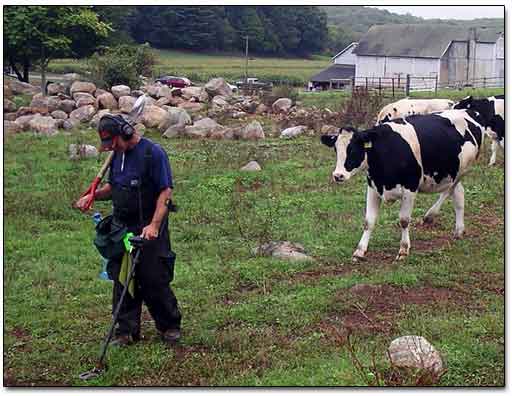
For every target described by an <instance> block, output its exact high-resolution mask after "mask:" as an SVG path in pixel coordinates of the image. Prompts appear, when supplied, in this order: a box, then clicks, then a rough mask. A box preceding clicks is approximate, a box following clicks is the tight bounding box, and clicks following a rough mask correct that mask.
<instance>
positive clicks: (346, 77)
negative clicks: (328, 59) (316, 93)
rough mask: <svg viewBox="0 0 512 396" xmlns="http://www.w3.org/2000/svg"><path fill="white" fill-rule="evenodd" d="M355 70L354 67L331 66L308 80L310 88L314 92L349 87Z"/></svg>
mask: <svg viewBox="0 0 512 396" xmlns="http://www.w3.org/2000/svg"><path fill="white" fill-rule="evenodd" d="M355 68H356V67H355V66H354V65H338V64H334V65H331V66H329V67H328V68H327V69H324V70H322V71H321V72H320V73H318V74H315V75H314V76H313V77H311V78H310V87H311V88H314V89H315V90H325V89H331V88H335V89H342V88H344V87H346V86H350V85H351V84H352V78H353V77H354V76H355Z"/></svg>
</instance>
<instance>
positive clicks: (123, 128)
mask: <svg viewBox="0 0 512 396" xmlns="http://www.w3.org/2000/svg"><path fill="white" fill-rule="evenodd" d="M101 118H102V119H103V118H106V119H108V120H110V121H112V122H113V123H114V125H115V126H116V128H118V129H119V136H121V139H123V140H124V141H127V140H130V139H131V138H132V136H133V134H134V133H135V128H134V127H133V126H132V125H131V124H130V123H129V122H128V121H126V120H125V119H124V118H123V117H122V116H120V115H115V116H114V115H111V114H105V115H104V116H103V117H101Z"/></svg>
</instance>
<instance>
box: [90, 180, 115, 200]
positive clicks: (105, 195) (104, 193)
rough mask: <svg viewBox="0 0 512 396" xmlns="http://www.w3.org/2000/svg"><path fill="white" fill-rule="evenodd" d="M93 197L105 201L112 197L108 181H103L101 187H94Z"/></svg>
mask: <svg viewBox="0 0 512 396" xmlns="http://www.w3.org/2000/svg"><path fill="white" fill-rule="evenodd" d="M94 198H95V199H96V200H97V201H106V200H109V199H110V198H112V185H111V184H110V183H105V184H104V185H103V186H102V187H100V188H98V189H96V193H95V194H94Z"/></svg>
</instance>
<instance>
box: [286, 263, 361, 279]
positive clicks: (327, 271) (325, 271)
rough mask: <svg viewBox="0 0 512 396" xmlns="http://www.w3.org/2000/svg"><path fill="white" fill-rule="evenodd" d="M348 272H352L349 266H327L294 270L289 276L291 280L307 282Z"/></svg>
mask: <svg viewBox="0 0 512 396" xmlns="http://www.w3.org/2000/svg"><path fill="white" fill-rule="evenodd" d="M350 272H352V268H351V267H350V266H345V265H344V266H327V267H320V268H317V269H314V270H308V271H302V272H296V273H294V274H293V275H292V276H291V279H292V280H293V281H299V282H304V281H306V282H307V281H313V280H317V279H319V278H323V277H324V276H343V275H346V274H348V273H350Z"/></svg>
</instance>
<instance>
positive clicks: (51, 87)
mask: <svg viewBox="0 0 512 396" xmlns="http://www.w3.org/2000/svg"><path fill="white" fill-rule="evenodd" d="M46 93H47V94H48V95H50V96H53V95H57V94H59V93H61V94H65V93H66V86H65V85H64V84H62V83H51V84H48V86H47V87H46Z"/></svg>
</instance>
